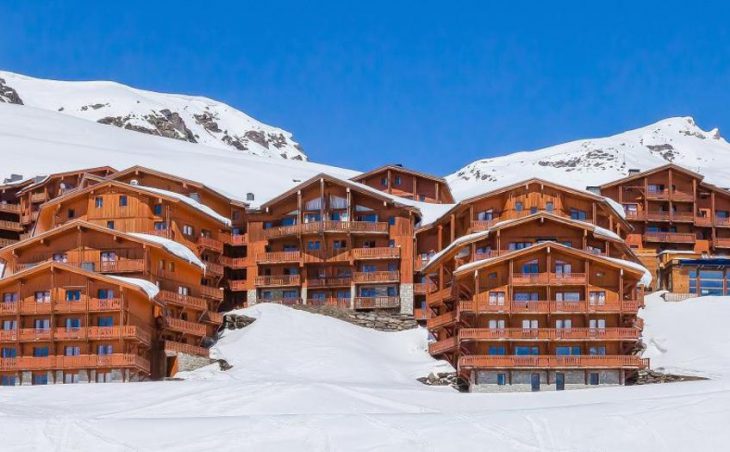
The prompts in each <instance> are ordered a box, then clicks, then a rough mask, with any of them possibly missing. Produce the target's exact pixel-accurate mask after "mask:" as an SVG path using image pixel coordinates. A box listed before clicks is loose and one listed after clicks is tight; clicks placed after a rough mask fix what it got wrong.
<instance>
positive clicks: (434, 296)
mask: <svg viewBox="0 0 730 452" xmlns="http://www.w3.org/2000/svg"><path fill="white" fill-rule="evenodd" d="M453 296H454V295H453V292H452V290H451V287H444V288H443V289H441V290H437V291H435V292H430V293H427V294H426V303H428V305H429V306H432V305H435V304H440V303H443V302H444V301H445V300H448V299H450V298H453Z"/></svg>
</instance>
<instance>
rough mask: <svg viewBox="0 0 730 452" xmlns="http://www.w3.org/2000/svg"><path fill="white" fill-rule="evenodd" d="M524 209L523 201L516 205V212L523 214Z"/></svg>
mask: <svg viewBox="0 0 730 452" xmlns="http://www.w3.org/2000/svg"><path fill="white" fill-rule="evenodd" d="M523 209H524V206H523V205H522V201H517V202H516V203H515V211H516V212H522V210H523Z"/></svg>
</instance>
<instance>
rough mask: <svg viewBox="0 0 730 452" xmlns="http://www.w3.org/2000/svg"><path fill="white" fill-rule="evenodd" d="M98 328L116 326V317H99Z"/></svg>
mask: <svg viewBox="0 0 730 452" xmlns="http://www.w3.org/2000/svg"><path fill="white" fill-rule="evenodd" d="M96 326H102V327H106V326H114V317H111V316H104V317H99V318H98V319H96Z"/></svg>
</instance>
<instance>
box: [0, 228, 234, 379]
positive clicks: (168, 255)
mask: <svg viewBox="0 0 730 452" xmlns="http://www.w3.org/2000/svg"><path fill="white" fill-rule="evenodd" d="M0 260H2V261H3V263H4V274H3V278H4V279H6V278H9V277H13V276H15V275H16V274H22V273H24V272H27V271H28V270H30V269H33V268H36V267H39V266H44V265H46V264H49V263H50V264H58V265H62V266H63V267H73V268H74V269H76V270H77V273H78V274H88V273H91V274H99V275H104V276H108V277H112V278H115V279H117V280H120V281H126V282H134V283H135V284H137V285H142V286H145V285H146V286H147V287H151V288H152V289H153V290H154V292H155V293H154V296H150V297H149V298H150V300H151V302H152V304H153V305H154V306H155V309H154V310H153V318H152V322H153V325H152V326H151V327H149V325H147V326H145V327H144V329H145V335H146V336H149V339H148V340H147V342H146V346H147V349H148V350H149V356H146V359H147V360H148V361H150V362H151V367H150V365H148V366H147V368H146V369H144V373H142V374H139V375H138V376H137V377H138V378H147V377H150V376H152V377H160V376H165V375H170V374H172V373H174V371H175V368H176V364H177V363H176V360H175V357H176V356H177V354H178V353H185V354H189V355H199V356H207V354H208V352H207V350H206V348H204V346H205V345H209V344H210V343H211V342H212V339H211V338H213V337H215V335H216V331H217V329H218V327H219V326H220V324H221V323H222V316H221V315H220V314H218V312H217V308H218V305H219V304H220V302H221V299H222V291H220V290H213V289H211V288H210V287H207V286H202V285H201V284H200V281H201V280H202V279H203V274H204V270H205V266H204V264H203V262H202V261H200V260H199V259H198V258H197V257H196V256H195V254H194V253H193V252H192V251H190V250H187V249H184V248H183V247H181V245H179V244H177V243H175V242H173V241H171V240H169V239H163V238H160V237H158V236H154V235H146V234H138V233H123V232H120V231H116V230H111V229H108V228H106V227H103V226H98V225H95V224H92V223H88V222H84V221H82V220H74V221H72V222H69V223H66V224H64V225H62V226H59V227H57V228H54V229H52V230H50V231H47V232H45V233H42V234H39V235H36V236H34V237H31V238H29V239H26V240H23V241H21V242H18V243H16V244H14V245H12V246H9V247H5V248H3V249H1V250H0ZM79 272H81V273H79ZM86 276H87V277H89V278H93V277H94V276H89V275H86ZM4 279H2V280H0V282H1V281H4ZM62 281H64V280H58V279H51V280H50V286H49V287H45V288H42V289H43V290H40V289H39V290H38V291H36V292H37V298H38V300H37V302H38V303H52V302H54V297H55V295H53V294H58V293H62V292H64V291H66V290H68V289H69V287H71V286H68V285H63V284H66V283H65V282H64V283H63V284H60V283H61V282H62ZM87 289H88V288H87ZM84 293H86V294H87V295H88V297H91V296H96V297H97V298H100V299H105V300H107V299H108V300H110V301H109V302H108V303H111V304H112V305H113V306H111V307H110V308H109V309H108V311H109V312H110V313H113V312H116V311H119V309H121V308H120V306H121V305H120V303H119V301H118V300H117V298H118V297H117V292H115V291H114V290H107V289H103V290H101V289H100V290H97V291H96V292H95V293H92V292H89V291H88V290H87V291H86V292H84ZM48 294H50V295H48ZM13 297H14V296H12V295H11V296H8V297H6V298H7V300H6V301H8V302H12V301H13V299H14V298H13ZM49 297H50V298H49ZM56 300H60V299H58V298H56ZM69 301H78V300H69ZM87 308H89V305H88V303H87V304H76V305H74V306H73V309H74V310H73V314H76V317H74V319H76V320H73V322H71V324H69V325H70V326H69V325H66V329H78V330H79V331H80V332H79V334H80V335H81V334H82V333H84V331H85V330H88V328H91V327H93V328H95V329H96V330H97V331H98V332H99V334H107V333H108V334H109V335H112V336H113V334H116V333H115V332H119V328H118V327H119V326H124V324H119V323H113V324H107V323H108V322H107V323H102V324H94V323H93V320H94V319H91V318H90V317H88V315H89V312H85V309H87ZM44 309H45V308H44ZM115 310H116V311H115ZM3 312H5V311H3ZM28 312H30V311H28ZM25 313H27V312H25V311H18V310H15V311H12V314H13V315H15V316H20V318H18V319H17V320H18V321H17V322H13V321H10V319H8V320H9V321H8V322H3V324H2V330H0V331H2V334H5V335H6V336H8V337H17V334H14V333H13V330H17V329H18V328H21V327H22V325H23V324H24V323H28V322H31V323H32V321H33V319H28V321H25V319H24V318H22V317H23V314H25ZM50 314H53V311H50ZM131 315H132V317H130V318H134V315H135V314H134V313H132V314H131ZM45 319H47V320H48V322H47V323H48V324H47V325H46V324H45V323H44V325H45V326H44V328H42V329H53V328H56V327H61V326H63V325H62V323H59V322H64V321H65V320H64V318H60V319H59V318H56V317H54V316H53V315H51V316H50V317H47V318H45ZM89 322H91V323H89ZM105 322H106V321H105ZM145 322H147V323H149V322H148V319H145ZM67 323H68V322H67ZM19 325H20V326H19ZM107 327H108V328H107ZM139 327H140V328H142V326H141V325H140V326H139ZM28 331H30V330H28ZM28 331H26V333H27V334H26V336H28V334H29V333H28ZM40 333H42V334H46V333H44V332H39V334H40ZM46 335H47V334H46ZM48 337H49V340H51V341H53V340H56V337H55V336H54V335H50V336H48ZM110 337H111V336H110ZM26 339H28V338H26ZM79 340H86V341H87V348H88V346H90V345H93V344H90V343H88V341H91V340H92V339H91V338H89V337H87V336H83V335H82V336H79ZM16 348H17V347H16ZM8 353H9V354H12V353H15V352H12V351H9V352H8ZM58 353H60V352H58ZM86 370H88V371H91V370H93V368H88V369H86ZM140 370H141V369H140ZM118 375H121V374H118ZM27 381H28V380H26V381H25V382H26V383H27ZM57 382H61V381H58V380H57Z"/></svg>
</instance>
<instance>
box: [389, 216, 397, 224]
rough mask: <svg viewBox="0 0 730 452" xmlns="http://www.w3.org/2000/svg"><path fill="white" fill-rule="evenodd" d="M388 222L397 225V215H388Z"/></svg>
mask: <svg viewBox="0 0 730 452" xmlns="http://www.w3.org/2000/svg"><path fill="white" fill-rule="evenodd" d="M388 224H389V225H391V226H395V217H394V216H392V215H391V216H389V217H388Z"/></svg>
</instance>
